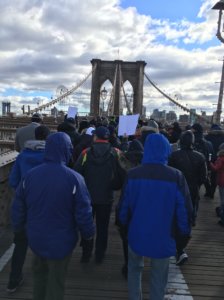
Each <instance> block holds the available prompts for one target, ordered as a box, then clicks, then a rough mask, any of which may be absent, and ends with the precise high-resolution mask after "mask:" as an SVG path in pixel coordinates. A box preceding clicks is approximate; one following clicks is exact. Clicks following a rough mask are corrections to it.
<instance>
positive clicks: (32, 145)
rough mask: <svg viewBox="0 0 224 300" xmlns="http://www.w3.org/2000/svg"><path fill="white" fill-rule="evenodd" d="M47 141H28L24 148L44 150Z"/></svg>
mask: <svg viewBox="0 0 224 300" xmlns="http://www.w3.org/2000/svg"><path fill="white" fill-rule="evenodd" d="M45 144H46V141H41V140H28V141H26V142H25V144H24V148H26V149H31V150H44V149H45Z"/></svg>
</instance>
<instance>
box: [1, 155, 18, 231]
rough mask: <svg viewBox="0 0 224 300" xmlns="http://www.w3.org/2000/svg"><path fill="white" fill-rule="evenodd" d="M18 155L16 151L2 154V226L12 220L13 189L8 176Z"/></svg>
mask: <svg viewBox="0 0 224 300" xmlns="http://www.w3.org/2000/svg"><path fill="white" fill-rule="evenodd" d="M17 155H18V152H16V151H9V152H6V153H3V154H0V227H5V226H7V225H8V224H9V221H10V215H9V213H10V206H11V200H12V197H13V189H12V188H10V186H9V184H8V177H9V172H10V170H11V168H12V165H13V163H14V161H15V159H16V157H17Z"/></svg>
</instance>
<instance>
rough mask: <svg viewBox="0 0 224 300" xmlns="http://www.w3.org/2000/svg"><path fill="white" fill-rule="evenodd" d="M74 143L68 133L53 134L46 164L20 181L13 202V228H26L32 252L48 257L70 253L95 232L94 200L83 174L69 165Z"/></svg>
mask: <svg viewBox="0 0 224 300" xmlns="http://www.w3.org/2000/svg"><path fill="white" fill-rule="evenodd" d="M71 155H72V144H71V140H70V138H69V136H68V135H67V134H66V133H62V132H58V133H54V134H52V135H50V136H49V137H48V138H47V141H46V148H45V157H44V163H43V164H41V165H40V166H37V167H35V168H33V169H32V170H30V171H29V172H28V173H27V175H26V176H25V177H24V179H23V180H22V181H21V183H20V184H19V186H18V188H17V190H16V195H15V199H14V202H13V205H12V211H11V212H12V224H13V229H14V231H20V230H23V229H24V227H25V228H26V232H27V237H28V243H29V246H30V248H31V249H32V250H33V252H34V253H35V254H36V255H38V256H40V257H43V258H46V259H61V258H63V257H65V256H66V255H69V254H70V253H71V252H72V250H73V248H74V247H75V245H76V243H77V241H78V231H80V233H81V236H82V238H84V239H89V238H90V237H92V236H93V235H94V232H95V227H94V224H93V218H92V208H91V200H90V196H89V193H88V190H87V187H86V185H85V182H84V179H83V177H82V176H81V175H80V174H78V173H77V172H75V171H74V170H72V169H70V168H68V167H67V166H66V165H67V164H68V162H69V160H70V158H71Z"/></svg>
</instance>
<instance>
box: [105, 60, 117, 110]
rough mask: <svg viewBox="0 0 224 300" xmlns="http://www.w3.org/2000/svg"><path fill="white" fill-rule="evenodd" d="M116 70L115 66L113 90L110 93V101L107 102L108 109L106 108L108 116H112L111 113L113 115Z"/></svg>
mask: <svg viewBox="0 0 224 300" xmlns="http://www.w3.org/2000/svg"><path fill="white" fill-rule="evenodd" d="M117 69H118V65H116V68H115V73H114V82H113V88H112V91H111V96H110V101H109V103H108V107H107V114H108V115H109V116H111V115H113V113H114V87H115V83H116V80H117Z"/></svg>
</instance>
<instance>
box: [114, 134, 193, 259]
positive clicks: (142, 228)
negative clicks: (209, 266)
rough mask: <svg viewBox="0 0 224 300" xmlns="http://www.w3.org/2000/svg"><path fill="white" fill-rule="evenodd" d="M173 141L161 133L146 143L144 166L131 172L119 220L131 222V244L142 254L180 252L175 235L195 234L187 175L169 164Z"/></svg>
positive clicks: (129, 236)
mask: <svg viewBox="0 0 224 300" xmlns="http://www.w3.org/2000/svg"><path fill="white" fill-rule="evenodd" d="M170 151H171V150H170V144H169V142H168V140H167V139H166V138H165V137H164V136H163V135H161V134H158V133H153V134H150V135H149V136H148V137H147V139H146V142H145V146H144V155H143V160H142V165H141V166H139V167H136V168H134V169H131V170H130V171H129V172H128V176H127V181H126V184H125V186H124V189H123V193H122V196H121V202H120V208H119V219H120V222H121V224H123V225H128V244H129V246H130V247H131V249H132V250H133V251H134V252H135V253H137V254H138V255H141V256H147V257H152V258H165V257H170V256H174V255H175V254H176V243H175V238H176V237H177V235H178V236H189V235H190V233H191V219H192V205H191V199H190V194H189V190H188V186H187V183H186V180H185V178H184V176H183V174H182V173H181V172H180V171H179V170H177V169H174V168H172V167H169V166H167V160H168V156H169V155H170Z"/></svg>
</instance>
